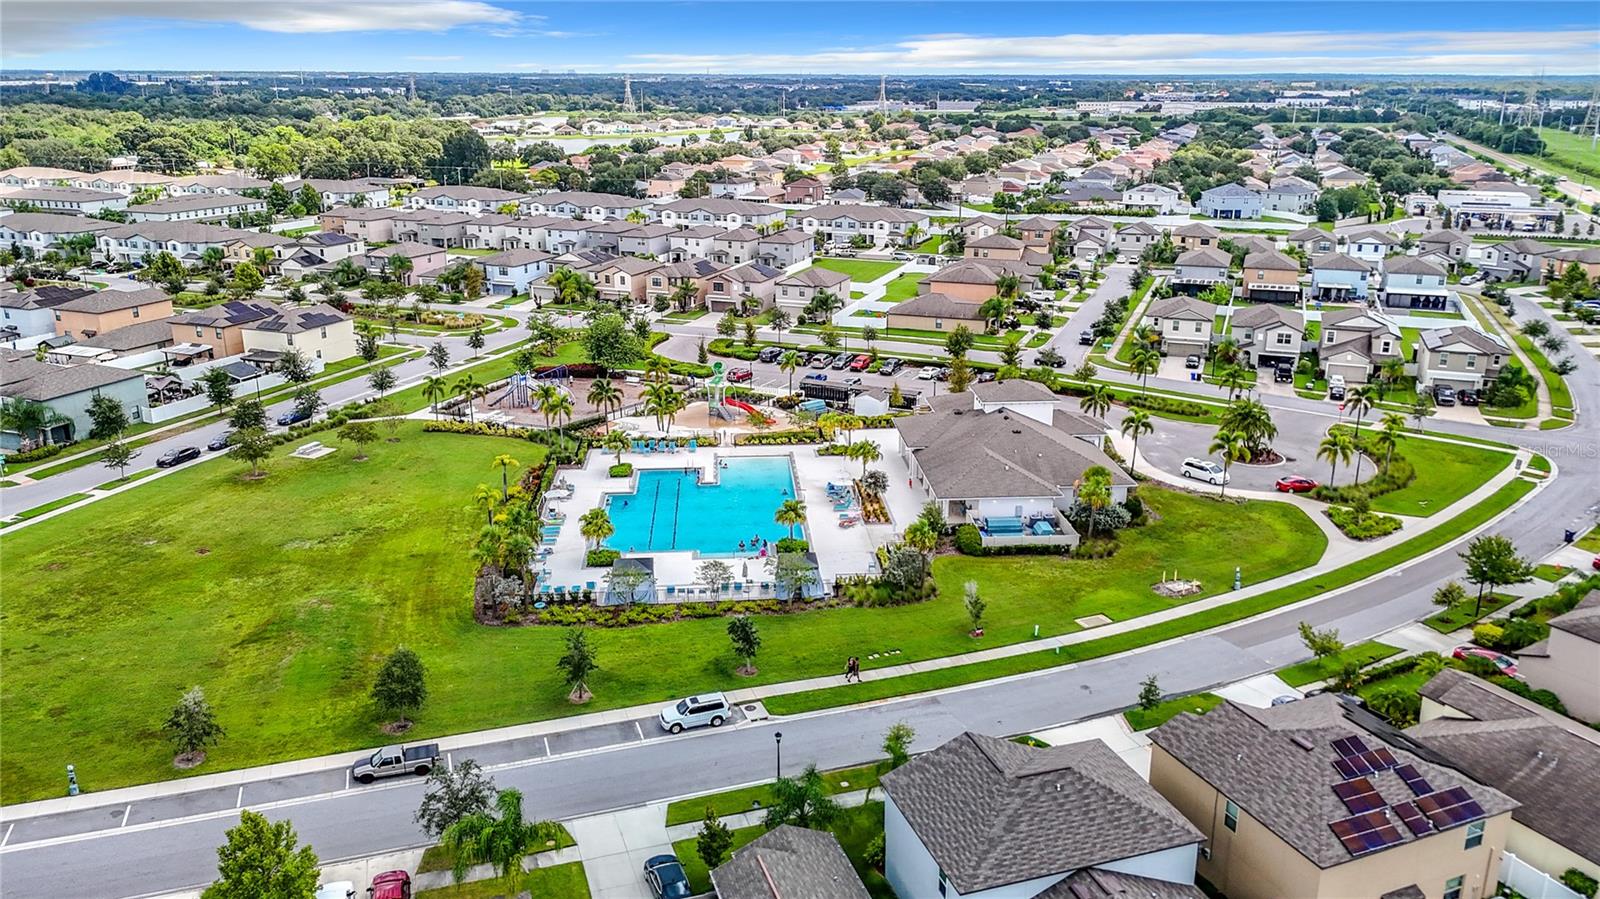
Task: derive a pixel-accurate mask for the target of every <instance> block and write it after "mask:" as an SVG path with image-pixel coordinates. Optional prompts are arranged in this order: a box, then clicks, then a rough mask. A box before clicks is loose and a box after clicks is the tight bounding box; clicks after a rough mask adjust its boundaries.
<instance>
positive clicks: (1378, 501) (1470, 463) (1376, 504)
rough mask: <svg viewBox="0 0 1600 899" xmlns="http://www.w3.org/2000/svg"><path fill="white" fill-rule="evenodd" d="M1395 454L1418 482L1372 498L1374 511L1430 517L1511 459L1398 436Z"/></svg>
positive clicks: (1490, 452)
mask: <svg viewBox="0 0 1600 899" xmlns="http://www.w3.org/2000/svg"><path fill="white" fill-rule="evenodd" d="M1363 430H1364V429H1363ZM1395 452H1396V453H1398V454H1400V455H1402V456H1404V457H1405V458H1406V460H1407V461H1408V462H1410V463H1411V465H1412V467H1413V468H1415V469H1416V471H1417V479H1416V480H1414V481H1412V482H1411V483H1410V484H1408V485H1406V486H1405V487H1402V488H1400V489H1399V490H1396V491H1394V492H1393V493H1385V494H1384V495H1382V496H1379V497H1376V498H1374V499H1373V500H1372V509H1373V511H1375V512H1388V513H1390V514H1395V515H1421V516H1428V515H1432V514H1434V513H1435V512H1438V511H1439V510H1440V509H1443V508H1446V507H1448V506H1449V505H1450V504H1451V503H1453V502H1455V501H1456V500H1459V499H1461V498H1462V497H1464V496H1466V495H1467V494H1469V493H1471V492H1472V491H1474V490H1476V489H1478V488H1479V487H1480V486H1482V485H1483V483H1484V482H1485V481H1487V480H1489V479H1490V478H1492V477H1494V476H1495V475H1496V474H1498V473H1499V472H1500V470H1501V469H1503V468H1505V467H1506V466H1507V465H1510V464H1511V460H1512V458H1513V455H1512V454H1511V453H1503V452H1498V451H1496V450H1492V449H1479V448H1477V447H1475V446H1462V445H1461V444H1459V443H1446V442H1445V441H1443V440H1428V439H1426V438H1419V437H1401V438H1400V442H1399V445H1398V446H1396V447H1395ZM1345 477H1349V475H1348V474H1345Z"/></svg>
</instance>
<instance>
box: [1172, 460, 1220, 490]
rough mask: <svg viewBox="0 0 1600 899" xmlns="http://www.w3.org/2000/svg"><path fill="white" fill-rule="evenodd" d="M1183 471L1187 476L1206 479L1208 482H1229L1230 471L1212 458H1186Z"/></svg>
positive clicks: (1218, 483) (1200, 479) (1201, 479)
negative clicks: (1225, 469)
mask: <svg viewBox="0 0 1600 899" xmlns="http://www.w3.org/2000/svg"><path fill="white" fill-rule="evenodd" d="M1181 473H1182V474H1183V476H1184V477H1186V478H1194V479H1195V480H1199V481H1205V482H1206V483H1207V484H1217V485H1221V484H1226V483H1228V473H1227V472H1226V471H1224V470H1223V468H1222V466H1221V465H1218V464H1217V463H1215V462H1213V461H1211V460H1210V459H1192V458H1191V459H1185V460H1183V468H1182V470H1181Z"/></svg>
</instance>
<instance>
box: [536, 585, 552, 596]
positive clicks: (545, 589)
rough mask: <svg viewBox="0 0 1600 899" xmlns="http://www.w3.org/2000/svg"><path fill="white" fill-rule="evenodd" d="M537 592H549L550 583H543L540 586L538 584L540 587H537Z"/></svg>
mask: <svg viewBox="0 0 1600 899" xmlns="http://www.w3.org/2000/svg"><path fill="white" fill-rule="evenodd" d="M539 592H540V593H541V594H546V595H548V594H549V593H550V585H549V584H543V585H541V586H540V587H539Z"/></svg>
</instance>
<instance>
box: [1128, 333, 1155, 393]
mask: <svg viewBox="0 0 1600 899" xmlns="http://www.w3.org/2000/svg"><path fill="white" fill-rule="evenodd" d="M1128 369H1129V370H1130V371H1132V372H1133V373H1134V374H1136V375H1138V376H1139V384H1140V387H1139V392H1140V394H1141V395H1148V394H1149V393H1150V376H1151V375H1153V374H1155V373H1156V372H1158V371H1160V370H1161V352H1160V351H1159V350H1157V349H1156V348H1155V347H1153V346H1150V345H1149V344H1145V345H1143V346H1139V347H1136V348H1135V349H1134V351H1133V356H1132V358H1131V359H1130V360H1129V363H1128Z"/></svg>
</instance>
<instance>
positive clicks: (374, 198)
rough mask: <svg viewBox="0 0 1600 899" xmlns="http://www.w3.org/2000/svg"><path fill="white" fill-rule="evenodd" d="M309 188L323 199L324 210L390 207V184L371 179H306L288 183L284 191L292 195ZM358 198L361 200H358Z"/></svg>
mask: <svg viewBox="0 0 1600 899" xmlns="http://www.w3.org/2000/svg"><path fill="white" fill-rule="evenodd" d="M308 186H309V187H310V188H311V189H312V190H314V191H316V192H317V195H318V196H320V197H321V198H322V208H323V209H332V208H334V207H337V206H358V207H360V206H365V207H368V208H373V209H377V208H381V207H384V206H388V205H389V185H388V183H387V182H384V181H377V180H373V179H370V178H306V179H304V180H300V181H286V182H284V185H283V189H284V190H287V191H288V192H289V193H291V194H297V193H299V192H300V191H301V190H303V189H305V188H306V187H308ZM358 197H359V198H360V199H357V198H358Z"/></svg>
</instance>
